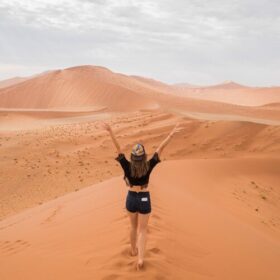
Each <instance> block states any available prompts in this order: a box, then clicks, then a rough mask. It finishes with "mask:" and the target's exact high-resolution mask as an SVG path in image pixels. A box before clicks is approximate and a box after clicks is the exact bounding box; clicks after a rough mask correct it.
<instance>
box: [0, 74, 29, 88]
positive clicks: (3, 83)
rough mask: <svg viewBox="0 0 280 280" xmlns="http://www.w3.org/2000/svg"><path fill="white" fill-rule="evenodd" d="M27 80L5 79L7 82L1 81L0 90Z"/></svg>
mask: <svg viewBox="0 0 280 280" xmlns="http://www.w3.org/2000/svg"><path fill="white" fill-rule="evenodd" d="M27 79H28V78H23V77H15V78H11V79H7V80H2V81H0V89H1V88H5V87H9V86H12V85H15V84H18V83H21V82H24V81H26V80H27Z"/></svg>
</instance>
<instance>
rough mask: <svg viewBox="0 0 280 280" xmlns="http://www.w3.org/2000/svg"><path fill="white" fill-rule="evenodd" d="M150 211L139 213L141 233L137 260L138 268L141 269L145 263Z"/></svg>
mask: <svg viewBox="0 0 280 280" xmlns="http://www.w3.org/2000/svg"><path fill="white" fill-rule="evenodd" d="M149 217H150V213H149V214H140V213H139V214H138V226H139V234H138V249H139V253H138V262H137V269H141V268H142V266H143V263H144V252H145V245H146V239H147V227H148V221H149Z"/></svg>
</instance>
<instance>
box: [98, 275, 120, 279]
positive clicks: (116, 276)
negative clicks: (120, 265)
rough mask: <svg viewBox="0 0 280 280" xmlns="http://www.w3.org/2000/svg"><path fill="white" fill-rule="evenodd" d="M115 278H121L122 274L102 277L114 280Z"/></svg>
mask: <svg viewBox="0 0 280 280" xmlns="http://www.w3.org/2000/svg"><path fill="white" fill-rule="evenodd" d="M114 279H120V275H118V274H111V275H108V276H105V277H103V278H102V280H114Z"/></svg>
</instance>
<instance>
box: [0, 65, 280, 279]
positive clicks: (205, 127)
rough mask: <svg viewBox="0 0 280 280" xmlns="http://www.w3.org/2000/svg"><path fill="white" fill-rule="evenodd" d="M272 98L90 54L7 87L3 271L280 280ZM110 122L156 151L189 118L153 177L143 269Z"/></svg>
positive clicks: (278, 160)
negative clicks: (182, 90) (149, 72)
mask: <svg viewBox="0 0 280 280" xmlns="http://www.w3.org/2000/svg"><path fill="white" fill-rule="evenodd" d="M91 80H92V84H91ZM232 87H233V88H235V86H231V88H232ZM238 88H239V87H238ZM39 89H40V90H39ZM97 89H98V90H97ZM219 89H220V88H219ZM211 90H213V89H211ZM242 90H244V88H243V89H242ZM90 92H91V93H90ZM96 92H98V93H96ZM276 92H277V91H276ZM101 93H102V94H101ZM224 94H225V95H226V94H227V90H226V89H225V90H224ZM229 94H232V93H231V92H230V93H229ZM250 94H252V92H251V90H250V92H248V96H250ZM244 95H246V92H244ZM248 96H246V97H244V100H245V101H244V102H249V101H248V100H249V99H250V98H249V97H248ZM278 96H279V98H280V94H278ZM124 98H125V99H124ZM240 98H241V97H240ZM273 98H274V99H273V100H272V98H271V95H268V98H267V100H266V101H265V100H264V99H265V98H264V97H263V96H262V106H252V105H254V104H253V102H254V100H252V99H251V101H250V102H251V103H250V106H249V107H246V106H243V105H242V106H241V105H238V104H231V103H230V102H227V103H221V102H217V100H215V98H213V100H199V99H192V98H190V97H182V96H180V97H178V96H177V94H175V93H174V92H171V90H170V86H168V85H165V84H163V83H160V82H156V81H153V80H149V79H146V78H141V77H135V76H130V77H129V76H125V75H121V74H116V73H112V72H110V71H109V70H106V69H104V68H98V67H97V68H94V67H93V68H90V67H89V66H86V67H78V68H70V69H66V70H62V71H61V70H60V71H58V72H48V73H46V74H44V75H40V76H36V77H35V78H32V79H28V80H26V81H23V82H20V83H16V84H13V85H10V86H7V87H4V88H3V89H1V90H0V107H2V110H1V112H0V158H1V161H0V199H1V203H0V219H1V221H0V279H1V280H2V279H3V280H14V279H15V280H18V279H30V280H32V279H36V280H37V279H104V280H106V279H107V280H109V279H221V280H224V279H234V280H235V279H254V280H255V279H256V280H258V279H259V280H263V279H269V280H277V279H279V275H280V267H279V259H280V127H279V122H280V107H279V105H277V104H278V103H277V102H279V101H280V100H279V99H277V98H275V96H273ZM224 101H225V100H224ZM240 102H241V101H240ZM244 102H243V103H244ZM273 102H274V103H273ZM64 105H65V106H64ZM258 105H260V104H258ZM101 121H107V122H108V123H110V124H111V126H112V128H113V130H114V132H115V134H116V136H117V139H118V141H119V142H120V144H121V146H122V147H123V148H124V150H125V153H126V155H127V156H129V153H130V150H131V147H132V146H133V144H134V143H135V142H142V143H143V144H144V145H145V148H146V150H147V152H148V154H149V156H151V155H152V153H153V152H154V151H155V149H156V147H157V146H158V145H159V144H160V143H161V141H162V140H163V139H164V138H165V137H166V136H167V135H168V133H169V132H170V130H171V129H172V127H173V126H174V125H175V123H177V122H178V121H179V122H180V123H181V126H182V127H183V128H184V129H183V130H182V131H180V132H179V133H178V134H177V135H176V136H175V137H174V138H173V139H172V141H171V142H170V144H169V145H168V146H167V147H166V149H165V150H164V151H163V153H162V156H161V160H162V162H161V163H160V164H159V165H158V166H157V167H156V168H155V170H154V171H153V173H152V176H151V181H150V191H151V199H152V214H151V217H150V223H149V228H148V241H147V248H146V249H147V250H146V255H145V266H144V269H143V271H136V270H135V262H136V258H135V257H131V256H130V255H129V248H130V247H129V220H128V218H127V215H126V210H125V196H126V192H127V187H126V186H125V183H124V181H123V180H122V170H121V168H120V166H119V164H118V163H117V162H116V161H115V160H114V157H115V156H116V155H117V154H116V151H115V148H114V146H113V144H112V142H111V139H110V138H109V135H108V133H107V132H106V131H104V130H102V129H101V126H100V122H101Z"/></svg>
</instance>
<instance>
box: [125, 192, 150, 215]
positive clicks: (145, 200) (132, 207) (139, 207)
mask: <svg viewBox="0 0 280 280" xmlns="http://www.w3.org/2000/svg"><path fill="white" fill-rule="evenodd" d="M126 209H127V210H128V211H129V212H133V213H135V212H139V213H141V214H148V213H150V212H151V211H152V207H151V198H150V192H134V191H130V190H129V191H128V193H127V197H126Z"/></svg>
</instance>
